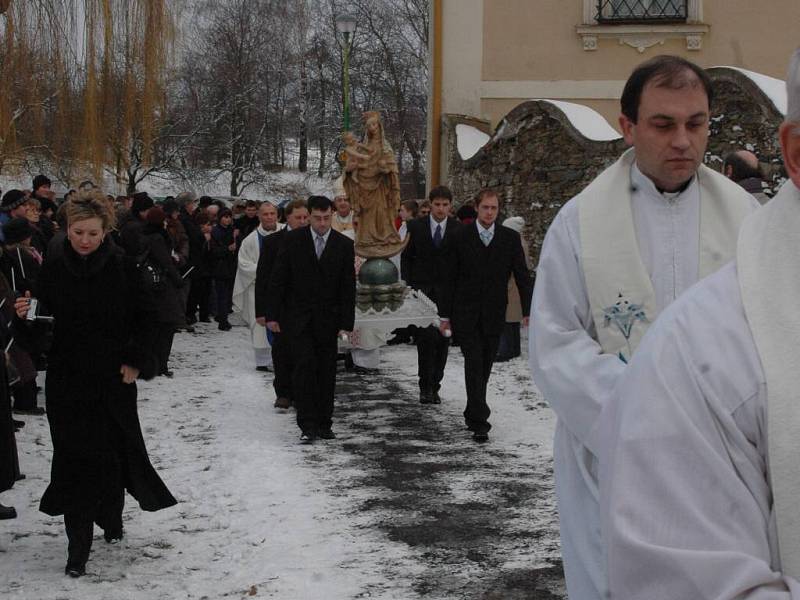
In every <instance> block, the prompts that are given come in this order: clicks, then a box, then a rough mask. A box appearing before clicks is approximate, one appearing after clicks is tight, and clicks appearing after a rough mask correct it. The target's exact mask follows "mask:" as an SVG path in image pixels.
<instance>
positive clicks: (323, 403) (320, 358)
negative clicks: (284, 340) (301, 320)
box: [289, 327, 336, 436]
mask: <svg viewBox="0 0 800 600" xmlns="http://www.w3.org/2000/svg"><path fill="white" fill-rule="evenodd" d="M289 347H290V351H291V357H292V361H293V362H294V365H293V367H292V391H293V393H292V400H293V401H294V407H295V409H296V410H297V425H298V427H300V430H301V431H302V432H303V433H306V434H308V435H311V436H315V435H316V434H317V433H318V432H320V431H326V430H328V429H330V428H331V424H332V423H333V393H334V389H335V388H336V334H335V333H334V334H333V335H327V336H321V335H319V334H317V333H315V332H314V331H313V330H312V328H311V327H307V328H306V329H305V330H303V331H301V332H298V333H296V334H295V333H294V332H293V333H292V335H291V338H290V340H289Z"/></svg>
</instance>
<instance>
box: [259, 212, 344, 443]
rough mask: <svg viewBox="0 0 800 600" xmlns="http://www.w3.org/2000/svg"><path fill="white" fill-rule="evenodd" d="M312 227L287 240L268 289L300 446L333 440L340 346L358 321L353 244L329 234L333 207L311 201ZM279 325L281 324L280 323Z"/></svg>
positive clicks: (269, 318) (269, 317)
mask: <svg viewBox="0 0 800 600" xmlns="http://www.w3.org/2000/svg"><path fill="white" fill-rule="evenodd" d="M308 211H309V214H310V216H309V222H310V227H303V228H301V229H295V230H293V231H290V232H288V233H287V234H286V236H285V238H284V242H283V246H282V248H281V249H280V252H279V253H278V256H277V257H276V258H275V261H276V264H275V268H274V269H273V272H272V276H271V277H270V279H269V282H268V284H267V307H266V317H265V318H266V324H267V328H268V329H269V330H270V331H272V332H273V333H283V334H285V335H286V337H287V339H288V340H289V353H290V355H291V357H292V361H293V362H294V367H293V372H292V391H293V400H294V403H295V408H296V409H297V424H298V426H299V427H300V430H301V432H302V433H301V436H300V441H301V443H303V444H311V443H312V442H313V441H314V439H315V438H317V437H320V438H323V439H326V440H328V439H334V438H335V437H336V435H335V434H334V433H333V430H332V429H331V425H332V423H333V392H334V388H335V385H336V346H337V338H338V336H339V334H340V333H342V332H350V331H352V329H353V323H354V321H355V298H356V274H355V253H354V249H353V242H352V241H351V240H350V239H349V238H347V237H346V236H344V235H342V234H341V233H339V232H337V231H334V230H332V229H331V218H332V216H333V203H332V202H331V201H330V199H329V198H326V197H325V196H311V197H310V198H309V199H308ZM279 319H280V320H279Z"/></svg>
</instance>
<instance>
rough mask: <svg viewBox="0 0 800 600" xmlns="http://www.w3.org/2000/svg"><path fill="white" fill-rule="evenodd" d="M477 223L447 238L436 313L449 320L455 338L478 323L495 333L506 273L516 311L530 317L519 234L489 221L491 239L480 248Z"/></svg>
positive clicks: (505, 296)
mask: <svg viewBox="0 0 800 600" xmlns="http://www.w3.org/2000/svg"><path fill="white" fill-rule="evenodd" d="M477 227H478V226H477V225H476V224H475V223H471V224H470V225H465V226H464V227H462V228H461V229H460V230H459V231H458V232H457V233H456V235H455V236H454V238H453V240H452V245H453V248H452V252H451V253H450V258H449V267H448V269H447V277H446V283H445V294H444V300H443V302H442V305H440V306H439V315H440V316H441V317H445V318H449V319H450V321H451V324H452V327H453V334H454V335H456V336H458V335H459V332H460V331H469V330H472V329H477V328H478V327H480V330H481V331H483V333H485V334H488V335H500V333H501V332H502V330H503V326H504V325H505V320H506V319H505V317H506V304H507V303H508V278H509V277H510V275H511V274H512V273H513V274H514V280H515V281H516V283H517V288H518V289H519V295H520V301H521V303H522V314H523V315H524V316H526V317H527V316H528V315H530V308H531V278H530V274H529V273H528V268H527V266H526V264H525V254H524V252H523V250H522V241H521V240H520V237H519V234H518V233H517V232H516V231H514V230H513V229H509V228H508V227H503V226H502V225H500V224H499V223H495V228H494V237H493V238H492V241H491V243H490V244H489V245H488V246H484V245H483V242H482V241H481V238H480V235H478V229H477Z"/></svg>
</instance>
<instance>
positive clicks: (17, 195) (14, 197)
mask: <svg viewBox="0 0 800 600" xmlns="http://www.w3.org/2000/svg"><path fill="white" fill-rule="evenodd" d="M27 200H28V198H27V196H25V192H23V191H22V190H8V191H7V192H6V193H5V194H3V201H2V203H0V210H5V211H9V210H14V209H15V208H19V207H20V206H22V205H23V204H25V202H26V201H27Z"/></svg>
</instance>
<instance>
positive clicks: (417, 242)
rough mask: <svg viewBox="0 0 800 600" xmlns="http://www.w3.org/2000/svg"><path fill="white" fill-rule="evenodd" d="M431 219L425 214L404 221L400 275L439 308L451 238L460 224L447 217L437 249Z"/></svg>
mask: <svg viewBox="0 0 800 600" xmlns="http://www.w3.org/2000/svg"><path fill="white" fill-rule="evenodd" d="M431 219H432V217H430V216H427V217H421V218H419V219H414V220H413V221H409V222H408V223H407V225H406V227H407V231H408V236H409V238H410V239H409V241H408V244H406V247H405V249H404V250H403V254H402V255H401V256H400V273H401V275H400V276H401V277H402V278H403V280H405V282H406V283H407V284H408V285H410V286H411V287H412V288H414V289H415V290H420V291H421V292H422V293H423V294H425V295H426V296H427V297H428V298H430V299H431V300H433V301H434V302H435V303H436V305H437V307H439V308H440V309H441V306H440V305H439V303H440V302H441V301H442V297H443V296H442V295H443V293H444V280H445V274H446V271H447V268H448V259H449V256H450V254H451V253H452V240H453V237H454V236H455V234H456V232H457V231H458V230H459V229H460V228H461V227H462V225H461V222H460V221H459V220H458V219H456V218H453V217H448V218H447V225H446V226H445V230H444V237H442V244H441V245H440V246H439V247H438V248H436V247H435V246H434V245H433V236H432V235H431V227H430V221H431Z"/></svg>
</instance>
